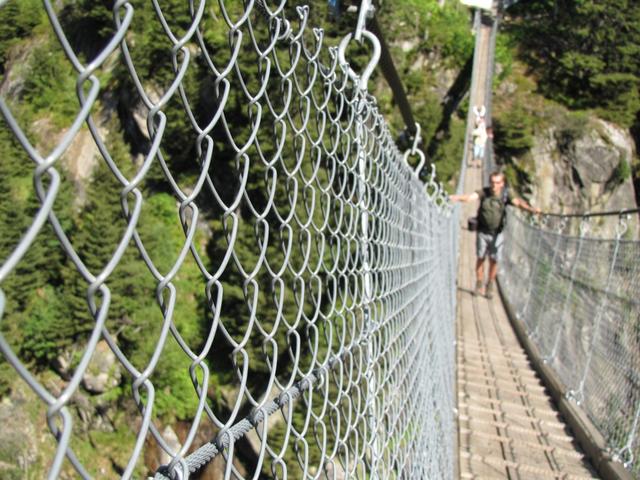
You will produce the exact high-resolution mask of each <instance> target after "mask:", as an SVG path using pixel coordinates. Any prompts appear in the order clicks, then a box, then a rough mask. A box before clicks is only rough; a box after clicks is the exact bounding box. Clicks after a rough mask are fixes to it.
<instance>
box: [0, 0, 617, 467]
mask: <svg viewBox="0 0 640 480" xmlns="http://www.w3.org/2000/svg"><path fill="white" fill-rule="evenodd" d="M0 3H2V5H1V6H0V12H1V14H2V15H5V17H4V18H5V20H6V19H7V18H13V19H14V21H15V22H16V24H18V23H19V24H20V25H22V23H25V22H31V23H30V24H29V28H31V29H32V31H33V32H34V33H33V35H32V37H29V38H27V37H25V36H24V34H21V35H23V37H20V38H17V37H16V38H15V39H14V40H15V42H14V44H13V45H14V46H13V47H11V48H10V49H8V50H7V51H6V52H3V55H5V58H6V59H8V60H6V63H5V80H4V82H3V84H2V87H1V89H0V93H1V94H2V97H1V100H0V107H1V111H2V116H3V118H4V122H3V125H2V129H1V130H0V135H1V136H0V147H1V148H2V154H1V155H0V168H1V171H0V189H1V190H0V191H1V192H2V195H1V196H0V222H1V223H0V228H2V231H3V235H2V240H1V241H0V321H1V324H0V328H1V330H0V333H1V337H0V350H1V351H2V353H3V356H1V357H0V358H2V357H4V358H3V359H2V360H0V370H2V372H3V374H2V377H1V378H0V395H1V396H2V397H3V398H4V399H5V402H4V403H3V405H4V406H5V407H6V409H5V410H0V413H2V414H3V416H4V417H3V418H5V419H6V422H5V428H3V430H4V432H3V435H5V436H6V438H11V439H12V440H11V442H9V443H6V442H5V443H4V445H5V447H4V448H3V449H0V455H5V457H3V458H1V459H0V460H2V462H4V463H3V465H4V466H3V467H0V468H9V467H7V465H9V466H11V465H13V464H14V463H15V465H14V466H15V468H14V467H11V468H14V470H11V471H12V472H14V473H15V472H18V473H16V475H19V474H20V472H24V471H26V470H29V471H30V472H31V474H33V475H35V476H36V477H37V476H41V477H42V476H45V475H48V476H49V477H50V478H54V477H58V476H77V475H81V476H83V477H93V476H105V475H106V476H113V475H115V474H118V475H120V476H122V477H124V478H130V477H136V478H140V477H143V476H149V475H151V476H153V475H155V476H156V477H157V478H166V477H171V478H188V477H189V475H190V474H193V473H194V472H198V474H199V475H200V474H204V472H205V471H210V472H218V474H219V475H220V477H222V476H224V478H384V479H391V478H451V477H452V475H453V473H452V472H453V462H454V455H455V454H454V451H453V445H454V437H455V431H454V420H453V401H454V384H453V371H454V355H453V351H454V332H453V328H454V327H453V325H454V311H455V290H454V289H455V278H454V276H455V252H454V250H453V248H454V245H455V235H456V223H455V218H454V215H453V213H452V209H451V207H450V206H449V205H448V204H447V203H446V201H445V200H444V194H443V193H442V192H441V190H440V189H439V187H438V186H437V185H435V184H434V183H433V181H432V180H431V183H429V184H428V185H427V186H426V187H425V185H424V184H423V183H421V182H420V181H419V180H418V178H417V176H416V175H415V174H414V172H413V171H412V170H411V168H409V166H408V165H407V164H406V163H404V162H403V156H402V154H401V153H400V152H399V151H398V150H397V148H396V146H395V144H394V142H393V140H392V137H391V135H390V132H389V130H388V128H387V126H386V124H385V121H384V119H383V118H382V116H381V114H380V113H379V112H378V110H377V107H376V101H375V99H374V98H372V97H371V96H370V95H368V94H367V92H366V91H365V90H363V89H361V88H359V87H358V85H357V79H353V78H351V77H350V76H349V75H348V74H347V70H346V69H347V67H346V66H345V65H340V64H339V62H338V55H337V52H336V49H335V48H334V47H328V46H327V45H326V43H327V42H328V43H331V42H330V41H329V40H326V39H325V33H324V32H323V31H322V30H320V29H315V28H312V25H311V20H310V19H311V13H310V9H309V8H308V7H299V6H295V5H288V4H286V2H284V1H283V2H262V1H260V2H258V1H250V0H249V1H247V2H225V1H219V2H215V3H214V2H205V1H200V2H167V3H166V5H164V6H161V4H160V2H150V3H149V4H148V5H147V4H142V3H140V4H138V3H135V2H127V1H118V2H115V4H114V6H113V9H112V11H109V10H108V9H105V7H104V2H56V3H55V4H53V3H51V2H48V1H45V2H44V8H39V9H38V11H37V14H34V15H33V17H31V16H26V15H24V13H25V12H24V11H22V10H20V9H21V8H26V7H24V5H27V3H33V2H27V3H24V4H21V3H20V2H11V1H10V2H0ZM106 3H110V2H106ZM324 3H326V2H323V4H324ZM15 12H18V13H16V14H15V16H14V17H12V16H11V15H14V13H15ZM20 22H22V23H20ZM9 23H11V22H9ZM21 28H22V27H21ZM26 30H28V29H26V27H25V31H26ZM21 31H22V30H21ZM46 75H49V76H48V77H47V76H46ZM43 79H44V80H43ZM618 295H622V294H621V293H618ZM613 303H614V302H613V301H612V302H611V304H613ZM616 305H617V304H616ZM609 311H610V307H608V308H607V310H606V312H609ZM607 314H608V313H607ZM607 318H608V317H607ZM595 364H596V363H594V365H595ZM27 386H28V388H26V387H27ZM3 408H4V407H3ZM25 408H28V410H29V411H28V412H27V413H24V411H25ZM11 418H14V419H15V422H16V423H20V424H22V425H29V428H28V429H26V430H25V429H22V430H20V429H18V428H14V424H13V423H12V420H11ZM45 431H47V432H48V433H46V434H45V433H44V432H45ZM16 452H17V453H16ZM12 456H13V458H11V457H12ZM0 472H1V470H0ZM212 475H213V473H212ZM211 478H219V477H211Z"/></svg>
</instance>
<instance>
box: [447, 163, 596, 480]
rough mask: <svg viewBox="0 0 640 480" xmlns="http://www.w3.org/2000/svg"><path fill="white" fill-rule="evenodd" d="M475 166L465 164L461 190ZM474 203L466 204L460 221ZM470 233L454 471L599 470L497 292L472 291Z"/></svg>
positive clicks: (559, 473)
mask: <svg viewBox="0 0 640 480" xmlns="http://www.w3.org/2000/svg"><path fill="white" fill-rule="evenodd" d="M480 183H481V170H480V169H477V168H471V169H468V170H467V177H466V182H465V185H466V186H467V187H466V190H467V191H468V192H470V191H472V190H474V189H477V188H479V187H480ZM476 208H477V205H475V204H465V205H464V210H463V215H462V218H463V222H464V221H465V220H466V218H467V217H469V216H473V214H474V210H475V209H476ZM474 263H475V235H474V234H473V233H472V232H468V231H466V230H465V229H463V231H462V235H461V242H460V261H459V266H458V269H459V271H458V278H459V280H458V293H457V295H458V314H457V317H458V318H457V322H458V325H457V332H458V333H457V335H458V338H457V340H458V347H457V387H458V413H459V416H458V441H459V451H460V453H459V461H460V466H459V468H460V478H462V479H467V478H474V479H480V478H492V479H497V478H509V479H511V478H518V479H544V478H558V479H559V478H562V479H583V478H598V477H597V476H596V474H595V473H594V470H593V469H592V468H591V467H590V465H589V463H588V461H587V460H586V459H585V458H584V456H583V454H582V452H581V451H580V450H579V448H578V446H577V445H576V443H575V441H574V440H573V438H572V436H571V433H570V431H569V430H568V428H567V427H566V425H565V424H564V422H563V420H562V418H561V417H560V415H559V413H558V411H557V409H556V408H555V407H554V405H553V403H552V401H551V399H550V397H549V396H548V395H547V394H546V393H545V389H544V386H543V385H542V383H541V382H540V380H539V378H538V376H537V375H536V373H535V372H534V370H533V369H532V368H531V366H530V365H529V362H528V360H527V356H526V354H525V352H524V350H523V349H522V347H521V346H520V344H519V343H518V340H517V338H516V336H515V333H514V332H513V330H512V328H511V325H510V323H509V320H508V319H507V316H506V313H505V311H504V307H503V306H502V303H501V301H500V298H499V295H497V293H496V294H494V297H493V298H492V299H491V300H489V299H487V298H485V297H483V296H474V295H473V288H474V286H475V273H474Z"/></svg>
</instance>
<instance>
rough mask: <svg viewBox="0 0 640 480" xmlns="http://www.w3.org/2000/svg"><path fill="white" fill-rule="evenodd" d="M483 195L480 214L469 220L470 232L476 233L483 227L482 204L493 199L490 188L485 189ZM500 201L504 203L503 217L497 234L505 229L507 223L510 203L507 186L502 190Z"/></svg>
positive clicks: (468, 227)
mask: <svg viewBox="0 0 640 480" xmlns="http://www.w3.org/2000/svg"><path fill="white" fill-rule="evenodd" d="M482 193H483V197H482V200H481V201H480V205H479V207H478V213H476V216H475V217H470V218H469V219H468V220H467V229H468V230H470V231H476V230H478V229H479V228H480V227H482V225H480V223H481V222H480V210H481V209H482V203H483V202H484V201H485V200H486V199H487V198H489V197H491V188H490V187H484V188H483V189H482ZM500 201H501V203H502V215H501V217H500V225H499V227H498V230H497V231H496V233H499V232H501V231H502V230H503V229H504V225H505V222H506V213H507V204H508V203H509V192H508V190H507V186H506V185H505V186H504V188H503V189H502V195H501V196H500Z"/></svg>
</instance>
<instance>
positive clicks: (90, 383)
mask: <svg viewBox="0 0 640 480" xmlns="http://www.w3.org/2000/svg"><path fill="white" fill-rule="evenodd" d="M121 376H122V374H121V372H120V365H119V363H118V361H117V359H116V356H115V355H114V354H113V352H112V351H111V349H110V348H109V346H108V345H107V342H105V341H101V342H98V344H97V345H96V351H95V352H94V354H93V357H91V362H90V363H89V367H88V368H87V370H86V372H85V373H84V375H83V377H82V385H83V386H84V388H85V389H87V391H89V392H91V393H104V392H106V391H107V390H109V389H111V388H113V387H116V386H117V385H118V384H119V383H120V378H121Z"/></svg>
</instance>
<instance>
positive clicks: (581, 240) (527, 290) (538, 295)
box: [500, 211, 640, 474]
mask: <svg viewBox="0 0 640 480" xmlns="http://www.w3.org/2000/svg"><path fill="white" fill-rule="evenodd" d="M628 221H629V220H628V217H627V216H625V215H623V216H621V217H619V222H618V227H617V229H616V234H615V238H613V239H602V238H598V237H597V236H595V235H594V234H593V232H592V228H591V227H592V226H597V224H598V223H599V217H597V216H592V217H584V218H582V219H580V218H577V219H572V218H567V217H543V219H542V222H541V224H538V225H533V224H531V223H529V222H527V221H525V220H524V219H523V218H522V217H521V216H519V215H517V214H516V213H515V211H510V212H509V215H508V221H507V228H506V231H505V232H506V233H505V252H504V258H503V262H502V265H501V273H500V278H501V286H502V288H503V291H504V293H505V295H506V297H507V299H508V300H509V302H510V303H511V305H512V306H513V309H514V311H515V313H516V315H517V316H518V318H519V319H520V320H522V321H523V322H524V324H525V326H526V329H527V331H528V334H529V336H530V337H531V339H532V340H533V341H534V343H535V345H536V346H537V347H538V349H539V351H540V353H541V355H543V358H544V360H545V362H547V363H548V364H549V366H550V367H552V368H553V369H554V370H555V372H556V373H557V374H558V376H559V378H560V380H561V381H562V382H563V383H564V385H565V387H566V388H567V391H568V394H569V395H570V398H571V399H573V400H574V401H575V402H576V403H577V404H578V405H579V406H580V407H581V408H583V409H584V411H585V412H586V413H587V415H588V416H589V417H590V419H591V421H592V422H593V424H594V425H595V426H596V428H598V430H599V431H600V432H601V433H602V435H603V436H604V437H605V439H606V441H607V443H608V445H609V447H610V449H611V452H612V454H613V455H614V456H615V457H616V458H618V459H619V460H620V461H622V462H623V463H624V464H625V466H626V467H627V468H628V469H630V470H631V471H632V472H634V473H636V474H637V473H639V472H640V470H639V466H638V465H639V463H638V461H637V458H638V455H639V454H640V442H639V439H638V434H639V433H640V431H639V420H640V418H639V417H640V377H639V376H638V372H639V371H640V267H639V263H638V258H640V242H637V241H631V240H625V234H626V230H627V226H628ZM572 223H575V224H576V225H575V226H573V225H572ZM576 230H577V231H579V234H578V235H572V234H570V233H569V232H572V231H576Z"/></svg>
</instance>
